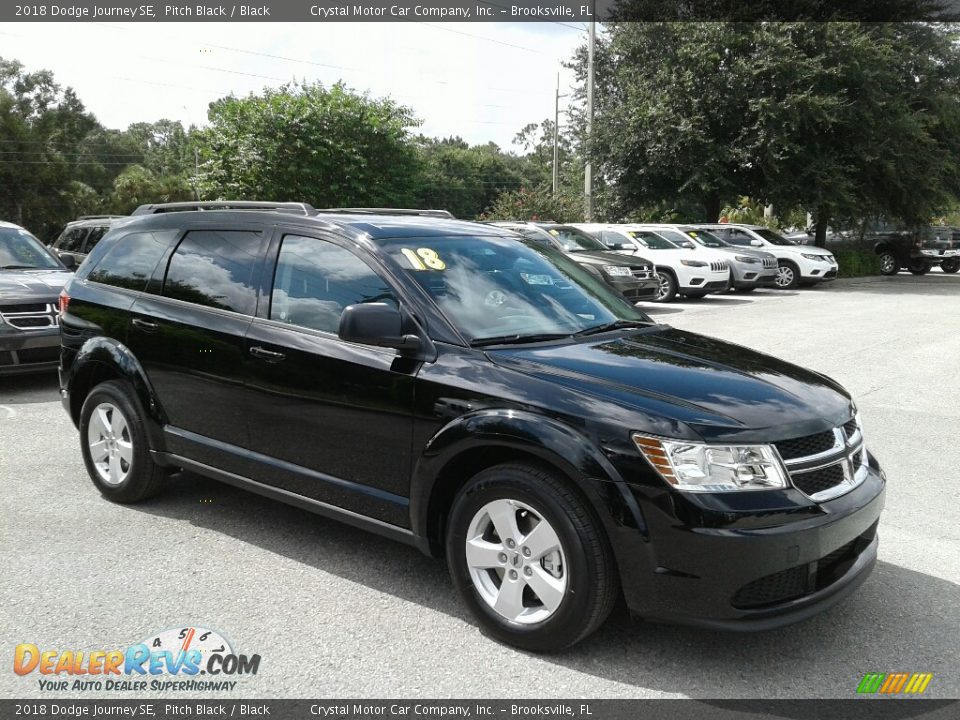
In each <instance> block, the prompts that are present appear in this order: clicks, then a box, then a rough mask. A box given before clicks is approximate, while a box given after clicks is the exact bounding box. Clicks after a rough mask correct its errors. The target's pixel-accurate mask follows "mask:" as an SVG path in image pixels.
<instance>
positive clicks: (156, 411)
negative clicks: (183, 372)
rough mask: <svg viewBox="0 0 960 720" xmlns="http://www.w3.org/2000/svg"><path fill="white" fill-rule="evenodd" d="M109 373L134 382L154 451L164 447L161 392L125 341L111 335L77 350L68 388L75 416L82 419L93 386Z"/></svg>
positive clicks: (163, 418) (133, 386) (92, 339)
mask: <svg viewBox="0 0 960 720" xmlns="http://www.w3.org/2000/svg"><path fill="white" fill-rule="evenodd" d="M105 374H106V375H109V376H113V377H120V378H122V379H124V380H126V381H127V382H129V383H130V385H131V387H132V388H133V391H134V395H135V397H136V400H138V401H139V403H140V407H141V409H142V410H143V415H142V417H143V421H144V425H145V426H146V429H147V435H148V436H149V439H150V447H151V448H152V449H153V450H160V451H162V450H164V449H165V448H164V441H163V430H162V429H163V426H164V425H165V424H166V423H167V417H166V414H165V413H164V411H163V408H162V407H161V405H160V403H159V401H158V400H157V395H156V393H155V392H154V390H153V387H152V386H151V384H150V381H149V379H148V378H147V374H146V373H145V372H144V370H143V366H141V365H140V362H139V361H138V360H137V359H136V357H134V355H133V353H132V352H131V351H130V349H129V348H128V347H127V346H126V345H124V344H123V343H121V342H119V341H117V340H114V339H112V338H107V337H102V336H101V337H94V338H90V339H89V340H87V341H86V342H84V344H83V345H82V346H81V347H80V349H79V350H78V351H77V355H76V358H75V359H74V360H73V363H72V365H71V372H70V379H69V381H68V383H67V385H66V387H65V391H66V394H67V397H68V398H69V402H70V407H71V415H72V416H73V417H74V419H75V421H78V420H79V414H80V406H82V405H83V401H84V399H85V398H86V395H87V394H88V393H89V392H90V390H92V389H93V385H94V384H97V383H98V382H100V380H99V378H102V377H104V376H105Z"/></svg>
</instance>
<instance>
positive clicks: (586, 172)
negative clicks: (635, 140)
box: [583, 2, 597, 222]
mask: <svg viewBox="0 0 960 720" xmlns="http://www.w3.org/2000/svg"><path fill="white" fill-rule="evenodd" d="M591 5H592V9H593V11H594V13H596V9H597V8H596V3H595V2H594V3H591ZM596 40H597V21H596V20H595V19H593V17H592V16H591V19H590V33H589V39H588V41H587V161H586V163H585V164H584V167H583V199H584V205H585V207H584V216H585V219H586V221H587V222H593V164H592V163H591V162H590V142H591V140H592V139H593V53H594V45H595V44H596Z"/></svg>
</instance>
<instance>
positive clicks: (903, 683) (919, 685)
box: [857, 672, 933, 695]
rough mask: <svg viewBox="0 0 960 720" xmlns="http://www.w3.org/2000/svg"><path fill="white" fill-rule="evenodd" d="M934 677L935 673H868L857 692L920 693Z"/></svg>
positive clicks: (885, 693)
mask: <svg viewBox="0 0 960 720" xmlns="http://www.w3.org/2000/svg"><path fill="white" fill-rule="evenodd" d="M932 679H933V673H905V672H897V673H867V674H866V675H864V676H863V679H862V680H861V681H860V684H859V685H858V686H857V692H858V693H881V694H884V695H896V694H898V693H901V692H902V693H909V694H912V695H918V694H920V693H923V692H924V691H925V690H926V689H927V685H929V684H930V681H931V680H932Z"/></svg>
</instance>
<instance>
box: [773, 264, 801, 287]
mask: <svg viewBox="0 0 960 720" xmlns="http://www.w3.org/2000/svg"><path fill="white" fill-rule="evenodd" d="M799 281H800V270H799V269H798V268H797V266H796V265H794V264H793V263H792V262H790V261H789V260H780V261H779V265H778V267H777V279H776V280H775V284H776V286H777V288H778V289H780V290H793V289H794V288H795V287H796V286H797V284H798V283H799Z"/></svg>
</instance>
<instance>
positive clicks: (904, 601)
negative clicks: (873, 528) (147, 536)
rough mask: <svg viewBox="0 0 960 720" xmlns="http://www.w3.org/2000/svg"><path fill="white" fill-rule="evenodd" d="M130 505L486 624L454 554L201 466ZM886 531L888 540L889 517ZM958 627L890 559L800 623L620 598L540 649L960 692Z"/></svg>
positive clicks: (684, 681) (641, 674)
mask: <svg viewBox="0 0 960 720" xmlns="http://www.w3.org/2000/svg"><path fill="white" fill-rule="evenodd" d="M130 510H132V511H134V510H135V511H139V512H145V513H149V514H151V515H158V516H163V517H167V518H175V519H178V520H182V521H186V522H189V523H190V524H192V525H194V526H197V527H203V528H206V529H209V530H212V531H214V532H218V533H223V534H225V535H228V536H232V537H236V538H238V539H239V540H242V541H243V542H244V543H251V544H253V545H256V546H257V547H259V548H262V549H264V550H267V551H268V552H271V553H276V554H278V555H281V556H283V557H286V558H289V559H291V560H294V561H296V562H299V563H302V564H304V565H307V566H310V567H314V568H317V569H318V570H321V571H322V572H324V573H330V574H333V575H336V576H338V577H340V578H342V579H345V580H347V581H349V582H354V583H359V584H362V585H364V586H366V587H369V588H371V589H374V590H377V591H379V592H383V593H387V594H389V595H392V596H394V597H397V598H400V599H402V600H405V601H407V602H411V603H415V604H417V605H420V606H423V607H426V608H430V609H433V610H436V611H439V612H442V613H444V614H446V615H449V616H451V617H455V618H459V619H461V620H465V621H466V622H468V623H469V624H470V625H471V626H473V627H474V628H476V624H475V623H474V622H473V620H472V619H471V618H470V617H469V613H468V612H467V611H466V609H465V608H464V607H463V605H462V603H461V602H460V600H459V598H458V597H457V596H456V593H455V591H454V589H453V587H452V585H451V583H450V580H449V577H448V575H447V571H446V565H445V563H444V562H443V561H441V560H436V559H431V558H428V557H426V556H424V555H422V554H421V553H420V552H418V551H417V550H415V549H414V548H412V547H409V546H405V545H402V544H400V543H397V542H394V541H391V540H388V539H386V538H382V537H380V536H377V535H373V534H371V533H368V532H366V531H363V530H360V529H357V528H354V527H351V526H348V525H344V524H342V523H339V522H337V521H334V520H329V519H326V518H323V517H320V516H317V515H314V514H312V513H309V512H307V511H305V510H301V509H299V508H295V507H292V506H288V505H284V504H282V503H279V502H276V501H273V500H269V499H266V498H262V497H260V496H257V495H254V494H252V493H249V492H247V491H244V490H240V489H237V488H234V487H232V486H229V485H225V484H222V483H219V482H216V481H214V480H209V479H206V478H202V477H198V476H195V475H192V474H190V473H180V474H177V475H175V476H173V478H171V483H170V487H169V488H168V490H167V492H165V493H164V494H163V495H161V496H159V497H157V498H155V499H153V500H150V501H147V502H144V503H141V504H138V505H134V506H130ZM880 533H881V543H882V542H883V539H882V537H883V530H882V524H881V531H880ZM957 628H960V586H958V585H956V584H954V583H952V582H949V581H946V580H942V579H940V578H937V577H933V576H930V575H925V574H923V573H919V572H915V571H913V570H909V569H906V568H903V567H900V566H897V565H893V564H890V563H886V562H882V561H881V562H879V563H878V565H877V567H876V570H875V571H874V573H873V575H872V576H871V577H870V578H869V579H868V580H867V581H866V583H865V584H864V585H863V586H862V587H861V588H859V589H858V590H857V592H856V593H854V594H853V595H852V596H850V597H849V598H847V599H846V600H845V601H844V602H842V603H840V604H839V605H838V606H836V607H834V608H832V609H831V610H829V611H827V612H825V613H822V614H821V615H818V616H816V617H814V618H812V619H811V620H808V621H806V622H803V623H800V624H797V625H792V626H790V627H786V628H782V629H779V630H773V631H769V632H763V633H723V632H717V631H711V630H703V629H699V628H689V627H682V626H676V625H663V624H657V623H650V622H641V621H634V620H631V619H630V618H629V616H628V615H627V613H626V611H625V610H624V609H622V607H621V608H618V610H617V611H615V613H614V614H613V615H612V616H611V618H610V619H609V620H608V621H607V623H605V625H604V626H603V627H601V628H600V630H599V631H598V632H597V633H596V634H594V635H593V636H591V637H590V638H587V639H586V640H585V641H583V642H581V643H580V644H578V645H576V646H575V647H573V648H571V649H570V650H567V651H566V652H563V653H557V654H553V655H547V656H539V657H540V659H542V660H543V661H545V662H549V663H554V664H556V665H559V666H563V667H566V668H569V669H572V670H575V671H578V672H582V673H587V674H590V675H594V676H596V677H599V678H603V679H605V680H611V681H615V682H619V683H624V684H627V685H631V686H636V687H641V688H646V689H650V690H655V691H659V692H665V693H682V694H684V695H687V696H690V697H695V698H710V699H716V698H737V697H740V698H751V697H753V698H755V697H764V698H775V697H783V698H797V697H855V696H856V692H855V691H856V687H857V685H858V684H859V682H860V680H861V679H862V678H863V675H864V674H865V673H867V672H931V673H933V675H934V679H933V681H932V682H931V687H930V688H928V690H927V692H926V697H933V698H945V697H957V696H960V673H958V672H957V669H956V640H957ZM464 641H465V642H490V643H493V642H494V641H493V640H491V639H488V638H481V637H470V638H467V639H465V640H464ZM808 710H809V708H808ZM891 717H892V716H891ZM898 717H899V716H898ZM904 717H907V716H904Z"/></svg>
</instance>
